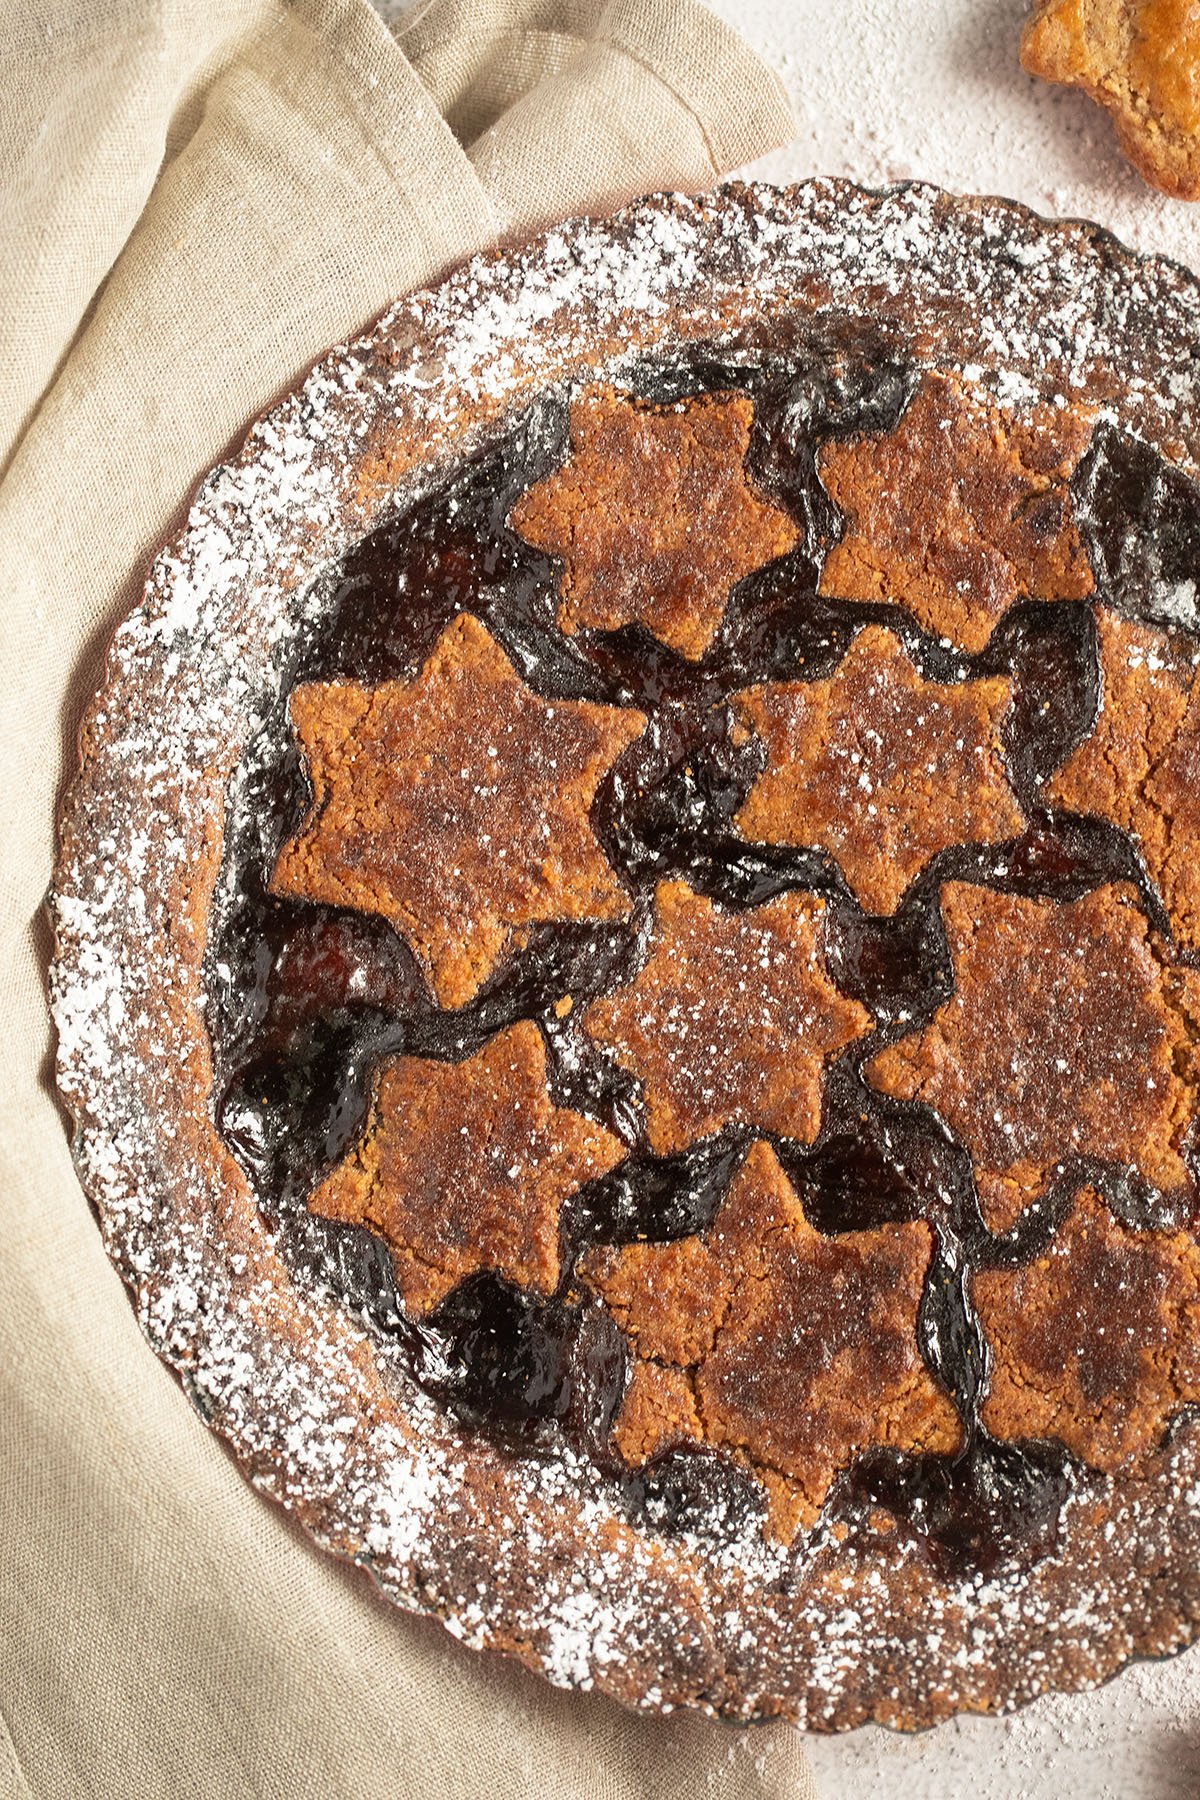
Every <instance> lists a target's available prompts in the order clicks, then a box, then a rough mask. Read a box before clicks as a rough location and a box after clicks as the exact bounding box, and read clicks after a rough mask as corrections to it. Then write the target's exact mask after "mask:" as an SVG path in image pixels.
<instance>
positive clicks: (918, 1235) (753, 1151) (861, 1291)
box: [579, 1140, 961, 1542]
mask: <svg viewBox="0 0 1200 1800" xmlns="http://www.w3.org/2000/svg"><path fill="white" fill-rule="evenodd" d="M932 1247H933V1233H932V1231H931V1229H930V1227H929V1226H928V1225H927V1224H924V1223H921V1222H914V1223H910V1224H905V1225H883V1226H880V1227H879V1228H878V1229H875V1230H870V1231H853V1232H845V1233H843V1234H841V1235H839V1236H837V1237H825V1236H823V1235H822V1234H821V1233H820V1232H818V1231H815V1230H814V1229H813V1227H812V1226H811V1225H810V1224H809V1223H808V1220H807V1219H806V1218H805V1217H804V1213H803V1210H802V1208H801V1205H800V1201H799V1199H798V1197H797V1195H796V1192H795V1189H794V1188H793V1187H792V1186H791V1184H790V1182H789V1181H788V1179H787V1177H786V1176H785V1175H784V1172H783V1170H782V1169H781V1168H780V1166H779V1162H778V1160H777V1158H776V1156H775V1153H774V1151H773V1150H772V1149H771V1147H770V1145H769V1144H766V1143H764V1142H762V1141H761V1140H759V1141H758V1142H757V1143H755V1144H753V1145H752V1146H751V1148H750V1150H749V1152H748V1154H747V1156H746V1159H745V1161H744V1162H743V1164H742V1167H741V1169H740V1171H739V1172H738V1174H737V1175H736V1177H735V1178H734V1180H733V1182H732V1184H731V1186H730V1189H729V1192H728V1194H727V1196H726V1198H725V1200H724V1202H723V1204H722V1206H721V1209H720V1211H719V1212H718V1214H717V1216H716V1218H715V1220H714V1221H713V1223H712V1225H711V1226H710V1227H709V1229H708V1230H707V1231H705V1232H703V1233H702V1234H701V1235H700V1236H698V1237H690V1238H683V1239H680V1240H678V1241H677V1242H674V1243H668V1244H647V1243H640V1244H629V1245H626V1246H624V1247H622V1248H620V1249H607V1248H606V1249H598V1250H593V1251H591V1252H589V1253H588V1255H587V1256H586V1257H585V1258H584V1259H583V1261H582V1263H581V1265H580V1270H579V1273H580V1276H581V1279H582V1280H583V1281H584V1282H585V1283H586V1285H587V1286H589V1287H590V1288H591V1289H592V1290H593V1291H594V1292H595V1293H596V1294H598V1295H599V1296H600V1298H601V1299H602V1300H603V1301H604V1303H605V1304H606V1305H607V1306H608V1308H609V1309H610V1311H611V1312H612V1313H613V1315H614V1317H615V1318H616V1320H617V1322H618V1324H619V1325H620V1326H621V1328H622V1330H623V1331H624V1333H625V1335H626V1338H627V1339H628V1342H629V1348H630V1352H631V1356H632V1369H631V1374H630V1378H629V1383H628V1386H627V1388H626V1392H625V1397H624V1400H623V1402H622V1405H621V1409H620V1411H619V1413H618V1415H617V1419H616V1422H615V1428H614V1438H615V1442H616V1446H617V1448H618V1450H619V1451H620V1452H621V1454H622V1455H623V1456H624V1457H625V1459H626V1461H628V1462H629V1463H631V1464H633V1465H634V1466H637V1465H640V1464H642V1463H644V1462H646V1461H647V1460H648V1459H649V1458H650V1457H652V1456H654V1455H655V1454H657V1453H658V1452H659V1451H663V1450H667V1449H671V1448H673V1447H675V1446H677V1445H679V1444H685V1443H697V1444H706V1445H709V1446H712V1447H714V1448H718V1449H724V1450H726V1451H729V1452H730V1453H732V1455H733V1456H734V1457H735V1458H736V1459H737V1460H738V1461H739V1462H741V1463H742V1464H743V1465H744V1466H746V1467H747V1468H749V1469H750V1470H751V1472H752V1473H753V1474H754V1475H755V1476H756V1477H757V1478H758V1479H759V1480H760V1481H761V1482H762V1483H763V1485H764V1487H765V1488H766V1491H767V1497H768V1514H769V1521H770V1529H771V1532H772V1535H773V1536H775V1537H777V1538H779V1539H782V1540H783V1541H784V1542H790V1541H791V1539H792V1538H793V1537H794V1536H795V1533H796V1531H797V1530H798V1529H799V1528H800V1527H801V1526H802V1525H806V1524H811V1522H812V1521H813V1520H814V1519H815V1518H816V1517H817V1515H818V1513H819V1512H820V1510H821V1507H822V1505H823V1503H824V1500H825V1497H826V1495H827V1493H828V1491H829V1488H830V1485H831V1483H832V1482H833V1479H834V1477H835V1476H836V1475H837V1474H838V1472H839V1471H840V1470H842V1469H844V1468H846V1467H847V1466H848V1464H849V1463H850V1462H851V1460H852V1459H853V1457H854V1456H856V1455H857V1454H858V1453H859V1452H860V1451H862V1450H865V1449H867V1448H868V1447H869V1446H871V1445H873V1444H889V1445H892V1446H894V1447H895V1448H897V1449H903V1450H912V1451H921V1450H926V1451H946V1452H949V1451H952V1450H954V1449H955V1448H957V1446H958V1443H959V1440H960V1437H961V1427H960V1424H959V1419H958V1415H957V1413H956V1412H955V1410H954V1407H953V1406H952V1404H951V1402H950V1400H949V1398H948V1396H947V1395H946V1394H945V1393H944V1392H943V1390H942V1389H941V1388H940V1387H939V1386H938V1385H937V1383H936V1382H935V1381H934V1379H933V1377H932V1376H931V1375H930V1373H929V1371H928V1370H927V1369H926V1367H925V1365H924V1363H923V1362H922V1360H921V1356H920V1352H919V1349H918V1344H917V1309H918V1307H919V1306H920V1302H921V1290H922V1286H923V1283H924V1280H925V1274H926V1271H927V1269H928V1267H929V1259H930V1255H931V1252H932Z"/></svg>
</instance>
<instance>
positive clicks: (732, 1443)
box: [53, 183, 1200, 1729]
mask: <svg viewBox="0 0 1200 1800" xmlns="http://www.w3.org/2000/svg"><path fill="white" fill-rule="evenodd" d="M1198 343H1200V291H1198V290H1197V287H1196V284H1195V283H1194V282H1193V280H1192V279H1191V277H1189V276H1188V275H1186V274H1185V273H1184V272H1183V271H1181V270H1179V269H1177V268H1175V267H1173V266H1171V265H1168V264H1165V263H1161V262H1148V261H1139V260H1137V259H1135V258H1134V257H1132V256H1130V255H1129V254H1128V253H1126V252H1125V251H1124V250H1123V249H1121V247H1120V246H1119V245H1118V244H1116V243H1115V242H1114V241H1113V240H1112V239H1111V238H1109V237H1107V236H1106V235H1104V234H1103V233H1102V232H1100V231H1098V230H1096V229H1094V228H1092V227H1089V226H1086V225H1079V224H1071V225H1049V224H1047V223H1045V222H1044V221H1042V220H1040V219H1037V218H1035V217H1034V216H1032V215H1031V214H1029V213H1027V212H1024V211H1022V210H1021V209H1020V208H1018V207H1016V206H1012V205H1008V204H1006V203H1002V202H999V201H975V200H955V199H951V198H949V197H947V196H945V195H943V194H940V193H938V192H936V191H935V190H934V189H931V188H928V187H920V186H912V187H906V188H903V189H899V190H896V191H893V192H890V193H886V194H867V193H864V192H862V191H860V190H858V189H856V188H853V187H851V186H848V185H845V184H838V183H832V184H831V183H814V184H811V185H807V186H803V187H799V188H795V189H790V190H788V191H786V192H780V191H775V190H772V189H769V188H744V187H735V188H730V189H726V190H724V191H722V192H720V193H718V194H716V195H713V196H709V197H707V198H704V199H701V200H697V201H689V200H683V199H679V198H656V199H651V200H648V201H645V202H643V203H641V204H640V205H638V206H635V207H633V208H631V209H630V210H628V211H626V212H624V213H621V214H619V215H617V216H616V217H615V218H612V219H609V220H606V221H596V222H586V223H575V224H571V225H567V226H563V227H561V228H559V229H556V230H554V231H552V232H551V233H550V234H549V235H548V236H546V237H545V238H543V239H542V240H541V241H540V242H538V243H535V244H533V245H532V246H530V247H528V248H526V249H524V250H518V251H503V252H497V253H495V254H493V255H489V256H486V257H483V258H481V259H478V260H476V261H475V262H473V263H471V264H470V265H468V266H467V267H466V268H464V269H463V270H462V271H460V272H459V273H458V274H457V275H455V276H453V277H452V278H451V279H450V280H448V281H447V282H446V283H445V284H444V285H443V286H441V287H439V288H437V289H436V290H434V291H432V292H429V293H423V294H418V295H416V296H414V297H412V298H410V299H407V300H404V301H402V302H400V303H399V304H398V305H397V306H395V307H394V308H393V310H392V311H391V312H389V313H388V314H386V315H385V316H384V318H383V319H381V320H380V321H379V323H378V324H376V325H375V326H374V327H373V328H372V329H371V330H369V331H368V332H367V333H366V334H365V335H364V336H363V337H362V338H360V339H358V340H357V341H356V342H354V343H352V344H350V345H347V346H344V347H342V348H340V349H337V350H335V351H333V352H331V353H330V355H329V356H328V357H327V358H326V359H325V360H324V361H323V362H322V363H321V364H319V365H318V367H317V368H316V369H315V370H314V372H313V373H312V374H311V375H310V376H309V378H308V380H307V381H306V382H305V383H304V384H303V386H302V387H301V388H300V389H299V390H298V391H297V392H296V393H295V394H293V395H292V396H291V397H290V398H289V399H287V400H285V401H284V402H283V404H282V405H281V406H279V407H278V408H276V409H275V410H274V411H273V412H271V413H270V414H269V415H267V417H266V418H264V419H263V420H262V421H260V422H259V423H258V424H257V425H256V426H255V427H254V428H253V430H252V431H251V433H250V435H249V437H248V439H247V441H246V444H245V447H244V449H243V450H242V452H241V453H240V455H239V456H238V457H237V458H236V459H235V460H234V461H233V462H232V463H231V464H229V465H228V466H227V467H225V468H223V469H219V470H217V471H216V472H215V473H214V474H213V475H212V476H210V477H209V479H208V480H207V481H206V482H205V483H204V485H203V486H202V488H201V489H200V492H199V494H198V496H197V498H196V500H195V503H194V505H193V508H192V511H191V514H190V516H189V518H188V522H187V524H186V526H185V528H184V530H183V532H182V533H181V535H180V536H179V537H178V539H177V540H176V541H175V542H174V543H172V544H171V545H170V546H169V547H168V548H167V549H166V550H164V551H163V552H162V554H161V555H160V556H159V557H158V559H157V560H156V562H155V563H154V566H153V568H152V570H151V573H150V577H149V580H148V583H147V587H146V592H145V597H144V599H143V602H142V604H141V605H140V606H139V608H138V609H137V611H136V612H135V613H134V614H133V615H132V616H131V617H130V618H129V619H128V620H127V621H126V622H125V624H124V625H123V626H122V627H121V629H120V630H119V632H118V633H117V636H116V639H115V641H114V644H113V647H112V653H111V657H110V662H109V672H108V678H107V684H106V686H105V688H104V690H103V692H102V693H101V694H100V696H99V698H98V699H97V700H96V701H95V702H94V704H93V706H92V708H91V710H90V712H89V714H88V717H87V721H86V724H85V727H84V731H83V741H82V769H81V772H80V774H79V777H78V779H77V781H76V783H75V786H74V788H73V790H72V793H71V795H70V798H69V801H68V804H67V808H66V816H65V819H64V824H63V838H62V855H61V861H60V864H59V869H58V875H57V882H56V889H55V896H54V912H55V919H56V924H57V931H58V952H57V960H56V963H55V968H54V976H53V988H54V1002H55V1012H56V1017H57V1021H58V1029H59V1080H60V1084H61V1088H62V1092H63V1095H64V1097H65V1099H66V1101H67V1103H68V1105H69V1106H70V1108H71V1109H72V1111H73V1113H74V1115H75V1118H76V1121H77V1150H78V1163H79V1169H80V1174H81V1177H82V1181H83V1184H84V1187H85V1188H86V1190H87V1192H88V1194H89V1195H90V1197H91V1199H92V1201H93V1203H94V1205H95V1207H96V1210H97V1212H98V1215H99V1219H100V1223H101V1226H102V1229H103V1232H104V1237H105V1242H106V1244H107V1246H108V1250H109V1253H110V1255H111V1256H112V1258H113V1260H114V1262H115V1263H116V1265H117V1267H118V1268H119V1269H120V1271H121V1273H122V1275H123V1276H124V1277H125V1279H126V1281H127V1282H128V1283H129V1286H130V1288H131V1290H132V1293H133V1296H134V1299H135V1303H136V1306H137V1311H138V1316H139V1318H140V1320H141V1323H142V1325H143V1328H144V1330H145V1332H146V1334H147V1336H148V1337H149V1339H150V1341H151V1343H152V1344H153V1345H154V1347H155V1348H156V1350H157V1351H158V1352H159V1354H160V1355H161V1356H162V1357H163V1358H165V1359H166V1360H167V1361H168V1362H169V1363H170V1364H171V1365H172V1366H173V1367H174V1368H175V1369H176V1370H178V1372H179V1374H180V1376H181V1378H182V1380H183V1383H184V1386H185V1389H186V1391H187V1392H188V1394H189V1395H190V1396H191V1398H192V1399H193V1401H194V1403H195V1404H196V1406H197V1407H198V1408H199V1409H200V1411H201V1412H202V1414H203V1415H204V1417H205V1418H206V1419H207V1420H208V1421H209V1422H210V1423H211V1424H212V1426H213V1427H214V1429H216V1430H217V1431H219V1432H220V1433H221V1434H222V1436H223V1437H224V1438H225V1439H226V1440H227V1442H228V1443H229V1444H230V1446H231V1448H232V1450H233V1452H234V1453H235V1455H236V1456H237V1457H238V1458H239V1459H240V1461H241V1462H242V1464H243V1466H244V1468H245V1470H246V1473H247V1475H248V1476H249V1477H250V1478H251V1479H252V1480H253V1481H254V1482H255V1483H256V1485H258V1486H259V1487H260V1488H262V1489H264V1490H266V1491H267V1492H268V1493H270V1494H273V1495H275V1496H276V1497H277V1498H278V1499H279V1500H280V1501H281V1502H282V1503H283V1504H284V1505H285V1506H286V1507H287V1508H288V1509H289V1510H290V1511H291V1512H292V1513H293V1514H294V1515H295V1517H296V1518H297V1519H299V1520H300V1521H301V1522H302V1523H303V1524H304V1526H305V1527H306V1528H307V1529H308V1530H309V1532H310V1533H311V1534H312V1535H313V1537H314V1538H316V1539H317V1540H318V1541H319V1542H320V1543H321V1544H323V1545H325V1546H327V1547H328V1548H330V1549H332V1550H334V1551H337V1552H338V1553H340V1554H342V1555H344V1556H346V1557H349V1558H352V1559H354V1560H355V1561H357V1562H358V1563H360V1564H362V1565H363V1566H365V1567H366V1568H368V1569H369V1570H370V1571H371V1572H372V1574H373V1575H374V1576H375V1577H376V1579H377V1580H378V1582H379V1583H380V1585H381V1586H382V1587H383V1589H384V1590H385V1591H386V1592H387V1593H388V1594H390V1595H391V1596H392V1597H393V1598H394V1599H395V1600H396V1601H398V1602H399V1603H400V1604H401V1605H402V1606H405V1607H407V1608H410V1609H414V1610H419V1611H423V1612H428V1613H432V1614H435V1615H437V1616H439V1617H440V1618H442V1619H443V1620H444V1622H445V1624H446V1625H447V1627H448V1629H450V1630H451V1631H452V1632H454V1633H455V1635H457V1636H458V1637H460V1638H462V1639H464V1640H465V1641H466V1642H468V1643H470V1644H472V1645H477V1646H487V1647H491V1648H495V1649H499V1650H502V1651H506V1652H508V1653H510V1654H511V1655H514V1656H516V1657H518V1658H520V1659H521V1660H522V1661H523V1662H524V1663H526V1664H527V1665H529V1666H530V1667H531V1668H533V1669H536V1670H540V1671H541V1672H542V1673H544V1674H545V1675H546V1676H548V1677H549V1678H550V1679H551V1680H552V1681H555V1682H558V1683H562V1684H566V1685H574V1686H577V1687H581V1688H591V1687H595V1688H599V1689H602V1690H604V1691H606V1692H607V1693H609V1694H612V1695H615V1696H617V1697H619V1698H620V1699H622V1700H624V1701H627V1702H630V1703H633V1704H636V1705H638V1706H642V1707H646V1708H661V1709H667V1708H670V1707H673V1706H679V1705H688V1706H696V1707H704V1708H707V1709H709V1710H711V1711H714V1712H717V1713H720V1714H722V1715H724V1716H726V1717H729V1718H732V1719H746V1718H752V1717H760V1716H766V1715H771V1714H785V1715H788V1716H791V1717H795V1718H797V1719H799V1720H803V1721H806V1722H807V1723H808V1724H809V1725H811V1726H815V1727H818V1728H822V1729H834V1728H843V1727H847V1726H852V1725H855V1724H857V1723H859V1722H860V1721H862V1720H865V1719H877V1720H882V1721H886V1722H887V1723H889V1724H893V1725H899V1726H905V1727H916V1726H921V1725H926V1724H928V1723H930V1722H932V1721H934V1720H936V1719H939V1718H943V1717H945V1716H946V1715H948V1714H950V1713H953V1712H955V1711H972V1710H974V1711H981V1710H992V1709H997V1708H1008V1707H1012V1706H1015V1705H1018V1704H1020V1703H1021V1702H1023V1701H1026V1700H1028V1699H1030V1698H1031V1697H1032V1696H1034V1695H1036V1694H1039V1693H1042V1692H1044V1691H1045V1690H1047V1689H1050V1688H1066V1689H1075V1688H1080V1687H1084V1686H1088V1685H1090V1684H1093V1683H1095V1682H1097V1681H1099V1680H1101V1679H1103V1678H1104V1677H1105V1676H1107V1675H1109V1674H1110V1673H1112V1672H1113V1671H1114V1670H1115V1669H1117V1668H1118V1667H1119V1666H1120V1665H1121V1664H1122V1663H1124V1662H1125V1661H1127V1660H1128V1659H1129V1658H1130V1657H1133V1656H1146V1655H1156V1656H1157V1655H1163V1654H1165V1653H1167V1652H1169V1651H1173V1650H1176V1649H1178V1648H1180V1647H1181V1646H1183V1645H1185V1644H1186V1643H1187V1642H1188V1641H1189V1640H1190V1639H1191V1638H1192V1637H1193V1636H1194V1635H1195V1634H1196V1629H1197V1622H1198V1621H1200V1415H1198V1413H1197V1407H1198V1406H1200V1241H1198V1236H1197V1234H1198V1232H1200V1203H1198V1193H1197V1157H1196V1148H1195V1129H1194V1127H1195V1115H1196V1110H1197V1094H1198V1081H1200V1061H1198V1058H1200V1049H1198V1045H1200V882H1198V877H1197V869H1200V798H1198V796H1200V616H1198V612H1197V589H1196V578H1197V576H1196V571H1197V567H1198V565H1200V485H1198V482H1197V460H1198V456H1200V412H1198V410H1197V382H1198V375H1197V369H1198V363H1197V348H1196V347H1197V344H1198Z"/></svg>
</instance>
